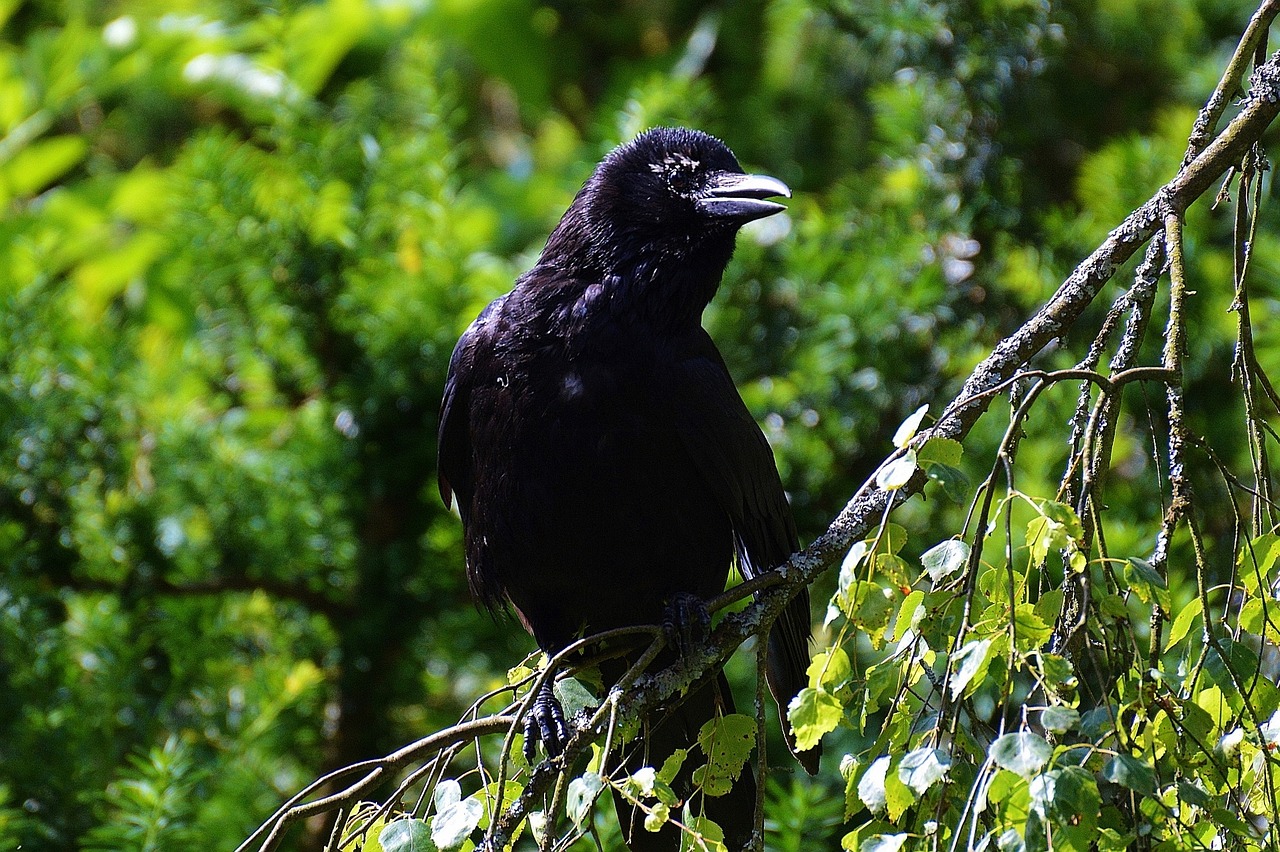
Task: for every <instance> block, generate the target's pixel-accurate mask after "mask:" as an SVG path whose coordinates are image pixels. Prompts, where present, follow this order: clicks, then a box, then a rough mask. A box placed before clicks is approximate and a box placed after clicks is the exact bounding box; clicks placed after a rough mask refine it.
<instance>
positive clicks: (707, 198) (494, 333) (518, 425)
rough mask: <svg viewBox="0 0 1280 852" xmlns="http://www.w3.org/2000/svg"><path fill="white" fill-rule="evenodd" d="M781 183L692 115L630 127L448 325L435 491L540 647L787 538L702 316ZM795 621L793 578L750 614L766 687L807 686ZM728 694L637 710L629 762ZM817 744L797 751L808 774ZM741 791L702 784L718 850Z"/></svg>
mask: <svg viewBox="0 0 1280 852" xmlns="http://www.w3.org/2000/svg"><path fill="white" fill-rule="evenodd" d="M789 195H790V193H789V191H788V190H787V188H786V187H785V186H784V185H783V184H782V183H781V182H780V181H777V180H775V179H773V178H768V177H763V176H757V175H746V174H743V172H742V169H741V167H740V166H739V165H738V161H737V160H736V158H735V157H734V156H733V154H732V153H731V152H730V151H729V149H728V148H727V147H725V145H724V144H723V143H721V142H720V141H718V140H716V139H714V138H712V137H710V136H708V135H706V134H704V133H699V132H696V131H692V130H684V129H665V128H663V129H655V130H651V131H648V132H646V133H644V134H642V135H641V136H639V137H638V138H636V139H635V140H634V141H632V142H631V143H629V144H625V145H623V146H621V147H619V148H617V149H615V150H614V151H613V152H611V153H610V154H609V155H608V156H606V157H605V159H604V160H603V161H602V162H601V163H600V165H599V166H598V167H597V169H596V171H595V173H594V174H593V175H592V176H591V178H590V179H589V180H588V181H587V183H586V184H585V185H584V186H583V188H582V190H581V191H580V192H579V193H578V195H577V197H576V198H575V199H574V201H573V203H572V205H570V207H569V209H568V211H567V212H566V213H565V215H564V217H563V218H562V219H561V221H560V223H559V225H558V226H557V227H556V228H555V230H554V231H553V232H552V234H551V236H550V238H549V239H548V241H547V245H546V248H544V249H543V251H542V254H541V256H540V257H539V259H538V262H537V264H536V265H535V266H534V267H533V268H532V269H531V270H529V271H528V272H527V273H525V274H524V275H522V276H521V277H520V278H519V280H518V281H517V282H516V286H515V288H514V289H513V290H512V291H511V292H510V293H507V294H506V295H505V296H502V297H500V298H498V299H496V300H495V301H494V302H493V303H492V304H490V305H489V306H488V307H487V308H486V309H485V310H484V311H483V312H482V313H481V314H480V316H479V317H477V319H476V320H475V322H474V323H472V324H471V326H470V327H469V328H468V329H467V331H466V332H465V333H464V334H463V335H462V338H461V339H460V340H459V341H458V345H457V348H456V349H455V350H454V353H453V358H452V361H451V362H450V366H449V377H448V380H447V383H446V387H445V394H444V401H443V409H442V412H441V421H440V446H439V478H440V479H439V481H440V492H441V495H442V496H443V497H444V499H445V501H446V503H448V502H450V501H451V500H456V501H457V504H458V509H459V511H460V514H461V515H462V520H463V524H464V527H465V539H466V560H467V576H468V580H469V582H470V585H471V589H472V592H473V593H474V595H475V596H476V598H477V599H478V600H479V601H481V602H483V603H484V604H485V605H487V606H488V607H490V608H500V607H502V606H504V605H506V604H507V603H508V602H509V603H510V605H511V606H512V607H513V608H514V609H515V611H516V613H517V614H518V615H519V617H520V619H521V621H522V622H523V623H524V625H525V626H526V627H527V628H528V630H529V631H530V632H531V633H532V634H533V636H534V638H535V639H536V640H537V643H538V645H539V647H541V648H542V649H543V650H545V651H548V652H551V653H554V652H556V651H558V650H560V649H562V648H564V647H565V646H566V645H567V644H569V643H570V642H572V641H573V640H574V639H575V638H577V637H579V636H582V635H589V634H591V633H594V632H597V631H600V630H605V629H609V628H613V627H620V626H627V625H634V624H657V623H661V622H662V620H663V618H664V614H666V613H668V612H669V610H668V608H669V607H670V605H671V603H672V601H673V599H674V598H677V597H679V596H681V594H682V593H683V594H692V595H695V596H697V597H698V598H702V599H707V598H710V597H712V596H714V595H716V594H718V593H719V592H720V591H722V590H723V588H724V585H725V582H726V579H727V577H728V572H729V568H730V565H731V563H732V560H733V557H734V554H735V553H736V555H737V557H738V560H739V564H740V566H741V568H742V570H743V573H744V574H745V575H746V576H748V577H750V576H755V575H756V574H759V573H760V572H761V571H764V570H768V569H770V568H772V567H774V566H776V565H778V564H780V563H781V562H783V561H784V560H785V559H786V558H787V557H788V556H789V555H790V554H791V553H792V552H794V551H795V550H797V549H798V545H799V541H798V539H797V535H796V529H795V524H794V521H793V520H792V516H791V512H790V509H789V507H788V505H787V501H786V497H785V495H784V493H783V489H782V483H781V481H780V479H779V477H778V472H777V468H776V466H775V465H774V461H773V455H772V452H771V450H770V448H769V445H768V443H767V442H766V441H765V438H764V436H763V434H762V433H761V431H760V428H759V427H758V426H757V425H756V423H755V421H754V420H753V419H752V418H751V415H750V413H749V412H748V411H747V408H746V406H745V405H744V404H743V401H742V399H741V397H740V396H739V395H738V392H737V390H736V389H735V387H734V385H733V381H732V379H731V378H730V376H729V372H728V370H727V368H726V367H725V364H724V361H723V359H722V358H721V357H720V353H719V352H718V351H717V350H716V347H715V344H714V343H712V341H711V338H710V337H709V336H708V334H707V333H706V331H705V330H703V328H702V326H701V315H702V312H703V309H704V308H705V307H706V305H707V303H708V302H709V301H710V300H711V298H712V296H713V295H714V294H715V292H716V289H717V288H718V287H719V285H720V280H721V277H722V275H723V273H724V269H725V266H726V264H727V263H728V261H729V258H730V256H731V255H732V253H733V247H734V240H735V236H736V234H737V231H738V229H739V228H740V227H741V226H742V225H743V224H744V223H745V222H748V221H750V220H752V219H757V218H760V217H763V216H768V215H771V214H773V213H777V212H779V211H781V210H783V209H784V208H783V206H782V205H781V204H778V203H776V202H775V201H771V200H769V199H770V198H773V197H777V196H789ZM809 628H810V620H809V601H808V596H807V595H801V596H799V597H797V598H796V600H795V601H793V602H792V604H791V606H790V607H789V608H788V609H787V610H786V612H785V613H784V615H783V617H782V618H781V619H779V621H778V622H777V623H776V625H775V626H774V628H773V631H772V633H771V634H770V639H769V656H768V680H769V685H770V688H771V689H772V691H773V694H774V696H775V697H776V698H777V699H778V702H779V705H780V706H781V707H785V705H786V703H787V702H788V701H789V700H790V699H791V698H792V697H793V696H794V695H795V694H796V693H797V692H798V691H799V690H800V689H801V687H803V686H804V685H805V669H806V667H807V664H808V659H809V652H808V647H807V641H808V635H809ZM615 674H616V673H615ZM608 676H609V672H606V677H608ZM542 709H544V710H545V709H546V708H545V707H544V708H542ZM731 710H732V702H731V699H730V698H729V694H728V690H727V687H726V685H725V682H724V679H723V676H720V677H718V678H717V679H715V680H713V681H712V682H710V683H709V684H708V685H706V686H704V687H702V688H701V689H699V690H695V691H694V693H693V694H692V695H690V696H689V698H688V700H687V701H686V702H685V703H684V704H683V705H682V706H681V707H680V708H679V709H678V710H676V711H673V712H672V713H671V714H669V715H667V716H665V717H664V720H663V721H662V722H661V723H660V724H659V723H653V724H651V725H650V726H649V728H648V730H647V731H646V733H645V747H646V748H647V749H648V755H647V757H648V761H647V762H648V763H650V764H651V765H656V766H660V765H661V763H662V761H663V760H664V759H665V757H666V756H667V754H669V753H670V752H671V751H672V750H673V749H675V748H678V747H687V746H688V745H689V744H690V742H691V740H692V737H693V736H696V734H697V730H698V728H699V727H700V726H701V724H702V722H703V721H705V720H706V719H708V718H710V717H711V715H712V714H713V713H715V712H718V711H726V712H731ZM783 722H784V725H783V726H784V729H785V728H786V727H787V726H786V722H785V718H784V720H783ZM545 723H546V720H545V719H542V720H540V727H541V728H542V729H544V730H543V738H544V739H551V740H553V742H550V743H548V746H549V747H550V748H552V749H554V748H556V747H557V746H558V743H556V742H554V740H555V739H557V736H556V734H555V731H554V729H553V730H551V731H546V730H545V728H546V727H547V725H546V724H545ZM535 732H536V729H535ZM793 751H794V749H793ZM818 753H819V752H818V750H817V749H814V750H811V751H808V752H803V753H800V754H798V755H797V757H798V758H799V759H800V760H801V762H802V763H803V764H804V765H805V767H806V768H807V769H808V770H809V771H810V772H813V771H816V768H817V760H818ZM643 757H644V756H643V755H641V756H639V757H636V758H633V760H632V765H634V766H637V767H638V766H639V765H641V764H640V761H642V760H643ZM691 770H692V766H691V765H689V764H687V766H686V770H685V772H684V773H683V775H684V776H685V777H684V778H683V784H684V786H685V787H686V788H687V787H688V786H689V782H688V775H689V773H690V772H691ZM685 792H688V791H687V789H686V790H685ZM753 799H754V780H753V779H752V778H751V775H750V771H749V770H747V771H746V772H744V775H743V777H742V778H741V779H739V781H738V783H737V784H736V785H735V789H734V791H733V792H732V793H730V794H729V795H728V796H725V797H721V798H717V799H713V798H707V800H706V806H707V809H708V813H709V815H710V816H711V817H712V818H713V819H716V820H717V821H718V822H721V824H722V826H723V827H724V828H725V830H726V834H727V837H728V838H729V840H730V846H731V848H733V847H734V846H741V845H742V843H744V842H745V841H746V838H747V837H748V836H749V834H750V831H751V811H752V805H753ZM623 811H624V809H622V808H620V817H621V818H622V819H623V820H624V829H626V828H627V826H626V825H625V823H626V822H628V817H627V815H626V814H624V813H623ZM630 829H631V830H630V831H629V832H628V833H629V835H630V838H629V842H630V845H631V846H632V848H633V849H675V848H676V840H677V839H678V838H676V836H675V833H674V829H667V830H665V831H663V832H661V833H659V834H656V835H654V834H649V833H647V832H645V831H644V830H643V829H641V828H638V827H637V826H636V825H634V824H633V825H631V826H630Z"/></svg>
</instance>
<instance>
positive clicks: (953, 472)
mask: <svg viewBox="0 0 1280 852" xmlns="http://www.w3.org/2000/svg"><path fill="white" fill-rule="evenodd" d="M925 473H927V474H928V476H929V478H930V479H932V480H933V481H934V482H936V483H938V484H939V485H940V486H942V493H943V494H946V495H947V499H948V500H951V501H953V502H955V503H963V502H964V499H965V495H966V494H968V492H969V477H968V476H966V475H965V472H964V471H962V470H961V469H960V468H958V467H951V466H950V465H945V464H937V463H932V464H930V465H929V466H928V467H926V468H925Z"/></svg>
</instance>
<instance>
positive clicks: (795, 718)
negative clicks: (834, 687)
mask: <svg viewBox="0 0 1280 852" xmlns="http://www.w3.org/2000/svg"><path fill="white" fill-rule="evenodd" d="M843 718H844V706H843V705H842V704H841V703H840V701H839V700H838V699H837V698H836V697H835V696H834V695H832V694H831V693H829V692H827V691H826V690H825V689H814V688H813V687H811V686H806V687H805V688H804V689H802V690H800V694H799V695H797V696H796V697H795V698H793V699H791V703H790V704H788V705H787V721H789V722H790V723H791V730H792V732H793V733H794V734H795V736H796V748H798V749H800V750H801V751H805V750H806V749H810V748H813V747H814V746H815V745H817V744H818V743H819V742H821V740H822V736H823V735H824V734H829V733H831V732H832V731H834V730H835V729H836V726H837V725H839V724H840V720H841V719H843Z"/></svg>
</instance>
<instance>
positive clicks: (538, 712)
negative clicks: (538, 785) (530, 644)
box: [524, 676, 569, 765]
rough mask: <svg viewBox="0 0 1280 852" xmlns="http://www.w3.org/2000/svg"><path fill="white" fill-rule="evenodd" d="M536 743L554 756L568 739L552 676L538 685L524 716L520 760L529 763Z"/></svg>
mask: <svg viewBox="0 0 1280 852" xmlns="http://www.w3.org/2000/svg"><path fill="white" fill-rule="evenodd" d="M539 742H541V743H542V746H543V748H545V749H546V750H547V756H548V757H558V756H559V755H560V753H561V752H562V751H564V747H565V745H566V744H567V743H568V742H569V726H568V725H566V724H565V721H564V710H563V708H561V707H560V701H559V699H557V698H556V692H555V678H554V677H551V676H548V677H547V679H546V680H544V681H543V682H542V686H541V687H539V688H538V695H537V697H535V698H534V699H533V706H532V707H530V708H529V712H528V713H527V714H526V715H525V717H524V759H525V760H526V761H528V763H529V764H530V765H533V758H534V754H535V750H536V749H537V746H538V743H539Z"/></svg>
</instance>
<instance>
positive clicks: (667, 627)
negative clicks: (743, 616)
mask: <svg viewBox="0 0 1280 852" xmlns="http://www.w3.org/2000/svg"><path fill="white" fill-rule="evenodd" d="M662 629H663V631H664V632H665V633H666V634H667V644H668V645H669V646H671V648H672V649H673V650H675V652H676V653H677V654H680V655H681V656H683V655H684V654H686V653H688V651H689V649H690V648H692V647H693V646H694V645H697V644H698V643H699V642H701V641H702V640H703V639H706V638H707V633H708V632H709V631H710V629H711V613H709V612H707V605H706V603H705V602H703V600H702V598H700V597H698V596H697V595H694V594H690V593H689V592H677V593H676V594H674V595H672V597H671V600H669V601H667V607H666V610H665V611H664V612H663V614H662Z"/></svg>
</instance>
